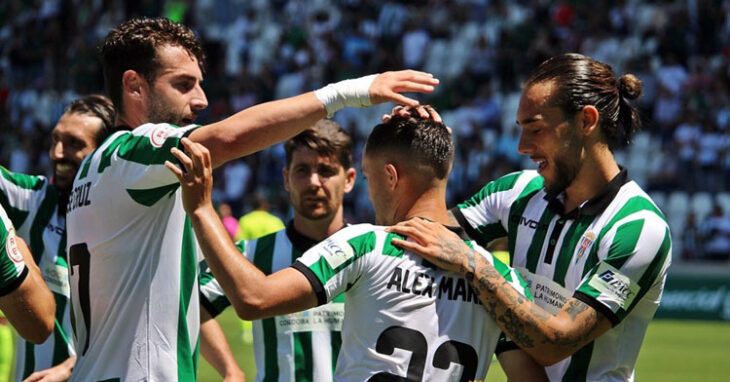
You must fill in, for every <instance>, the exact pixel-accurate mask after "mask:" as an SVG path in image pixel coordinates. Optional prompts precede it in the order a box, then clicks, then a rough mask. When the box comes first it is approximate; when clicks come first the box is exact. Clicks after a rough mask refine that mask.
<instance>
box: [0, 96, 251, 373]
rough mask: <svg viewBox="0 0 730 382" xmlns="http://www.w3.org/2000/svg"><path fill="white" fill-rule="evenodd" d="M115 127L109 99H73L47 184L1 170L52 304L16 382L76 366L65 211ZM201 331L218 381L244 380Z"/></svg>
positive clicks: (5, 198)
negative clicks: (44, 332)
mask: <svg viewBox="0 0 730 382" xmlns="http://www.w3.org/2000/svg"><path fill="white" fill-rule="evenodd" d="M113 121H114V107H113V106H112V103H111V101H110V100H109V99H108V98H106V97H104V96H101V95H90V96H86V97H83V98H80V99H77V100H75V101H73V102H71V104H69V106H68V107H67V108H66V110H65V111H64V114H63V115H62V116H61V118H60V119H59V120H58V123H56V126H55V127H54V128H53V130H52V131H51V147H50V149H49V152H48V155H49V158H50V160H51V167H52V175H53V176H52V178H51V179H50V180H49V179H46V177H44V176H33V175H26V174H18V173H13V172H10V171H8V170H7V169H6V168H4V167H2V166H0V173H1V174H2V177H0V204H2V206H3V207H4V208H5V209H6V210H7V211H8V215H9V217H10V220H11V221H12V222H13V224H14V225H15V226H16V227H17V234H18V235H19V236H20V237H22V238H23V239H25V241H27V242H28V243H30V246H31V249H32V252H33V254H34V258H35V260H36V262H37V263H38V265H39V267H40V269H41V274H42V276H43V279H44V280H45V281H46V283H47V284H48V287H49V288H50V290H51V291H52V292H53V296H54V298H55V301H56V321H55V327H54V331H53V335H52V336H51V337H49V338H48V340H46V341H45V342H44V343H42V344H38V345H35V344H33V343H30V342H27V341H24V340H22V339H20V340H19V341H18V344H17V352H16V353H17V357H16V364H15V379H16V380H18V381H20V380H28V381H44V380H67V379H68V378H69V377H70V375H71V371H72V370H73V367H74V364H75V363H76V352H75V349H74V345H73V342H72V341H71V337H70V336H71V335H72V331H71V330H72V327H71V318H70V312H69V306H70V305H69V291H70V290H69V282H68V265H67V256H66V206H67V204H68V198H69V194H70V193H71V186H72V184H73V179H74V177H75V176H76V173H77V172H78V170H79V167H80V165H81V162H82V161H83V159H84V158H85V157H86V156H87V155H89V154H90V153H91V152H92V151H94V150H95V149H96V148H97V147H98V146H99V145H100V144H101V143H102V142H103V141H104V139H106V137H108V136H109V134H110V132H111V130H112V127H113ZM203 330H206V331H208V332H209V337H210V338H216V339H217V340H216V341H215V343H212V344H211V346H210V347H208V348H206V350H207V349H211V350H210V351H208V352H206V353H204V355H206V358H207V359H208V360H209V361H210V362H211V363H212V364H214V366H216V369H217V370H218V371H219V372H220V373H221V375H222V376H225V375H228V376H234V375H237V374H242V372H241V370H240V369H239V368H238V366H237V365H236V363H235V358H234V357H233V355H232V353H231V351H230V349H229V348H228V344H227V342H225V337H223V336H222V329H221V328H220V327H219V326H218V325H217V323H215V322H210V323H207V324H206V326H205V328H204V329H203ZM221 338H222V339H223V341H221ZM205 345H207V343H206V344H205ZM209 355H210V356H209ZM213 357H216V358H215V359H214V358H213ZM216 360H217V361H216Z"/></svg>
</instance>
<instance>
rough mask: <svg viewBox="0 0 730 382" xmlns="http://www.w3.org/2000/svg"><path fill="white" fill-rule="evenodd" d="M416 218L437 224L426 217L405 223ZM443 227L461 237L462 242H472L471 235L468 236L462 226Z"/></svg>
mask: <svg viewBox="0 0 730 382" xmlns="http://www.w3.org/2000/svg"><path fill="white" fill-rule="evenodd" d="M416 218H418V219H423V220H426V221H430V222H431V223H435V222H434V221H433V220H431V219H427V218H424V217H421V216H414V217H410V218H408V219H406V220H405V221H407V220H411V219H416ZM441 225H443V226H444V227H446V229H448V230H449V231H451V232H453V233H455V234H457V235H459V237H460V238H461V239H462V240H464V241H470V240H471V239H470V238H469V235H467V234H466V230H464V228H462V227H461V226H458V225H446V224H441Z"/></svg>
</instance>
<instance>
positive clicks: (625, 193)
mask: <svg viewBox="0 0 730 382" xmlns="http://www.w3.org/2000/svg"><path fill="white" fill-rule="evenodd" d="M604 213H607V214H608V216H607V218H609V219H607V224H606V226H605V229H616V228H617V227H620V226H622V225H624V224H627V223H629V222H633V221H637V220H641V221H642V222H643V223H642V224H643V226H644V227H643V229H642V230H652V231H657V232H661V233H662V234H663V233H664V231H665V230H667V229H668V228H669V224H668V222H667V218H666V217H665V216H664V214H663V213H662V212H661V210H660V209H659V207H657V205H656V204H655V203H654V201H652V200H651V198H650V197H649V195H647V194H646V193H645V192H644V191H643V190H642V189H641V188H640V187H639V186H638V185H637V184H636V183H635V182H633V181H632V182H628V183H626V184H625V185H623V186H622V187H621V189H620V190H619V192H618V193H617V194H616V197H615V198H614V200H613V201H612V202H611V204H610V205H609V208H607V209H606V210H605V212H604Z"/></svg>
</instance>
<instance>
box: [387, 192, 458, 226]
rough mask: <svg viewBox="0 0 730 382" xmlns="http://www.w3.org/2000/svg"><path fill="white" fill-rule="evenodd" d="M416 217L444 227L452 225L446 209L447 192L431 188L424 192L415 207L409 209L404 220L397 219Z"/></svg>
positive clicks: (414, 203) (415, 201)
mask: <svg viewBox="0 0 730 382" xmlns="http://www.w3.org/2000/svg"><path fill="white" fill-rule="evenodd" d="M415 217H420V218H425V219H428V220H431V221H434V222H436V223H441V224H444V225H451V219H450V218H449V213H448V209H446V192H445V190H440V189H436V188H431V189H429V190H427V191H425V192H423V193H422V194H421V195H420V196H419V197H418V198H416V200H414V201H413V205H412V206H411V208H409V209H408V212H407V213H406V214H405V216H403V218H402V219H397V221H403V220H407V219H410V218H415Z"/></svg>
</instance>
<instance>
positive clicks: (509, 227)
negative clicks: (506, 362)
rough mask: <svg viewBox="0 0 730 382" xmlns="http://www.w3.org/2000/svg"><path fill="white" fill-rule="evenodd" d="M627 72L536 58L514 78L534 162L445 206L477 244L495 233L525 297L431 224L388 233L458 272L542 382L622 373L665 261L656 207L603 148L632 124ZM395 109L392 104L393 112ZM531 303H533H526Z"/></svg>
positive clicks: (578, 59) (630, 370) (667, 242)
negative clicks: (520, 78) (542, 374)
mask: <svg viewBox="0 0 730 382" xmlns="http://www.w3.org/2000/svg"><path fill="white" fill-rule="evenodd" d="M640 94H641V82H640V81H639V80H638V79H637V78H636V77H634V76H633V75H630V74H626V75H623V76H621V77H620V78H618V79H617V78H616V77H615V75H614V73H613V71H612V69H611V67H610V66H608V65H606V64H604V63H602V62H599V61H596V60H593V59H591V58H589V57H586V56H582V55H579V54H565V55H561V56H556V57H553V58H551V59H549V60H547V61H545V62H543V63H542V64H541V65H540V66H539V67H538V68H537V70H536V71H535V72H534V73H533V74H532V75H531V76H530V77H529V78H528V79H527V80H526V81H525V84H524V88H523V92H522V97H521V99H520V104H519V109H518V112H517V123H518V124H519V125H520V126H521V127H522V135H521V137H520V142H519V148H518V149H519V151H520V153H522V154H524V155H529V156H530V158H531V159H532V160H533V161H534V162H536V163H537V164H538V169H537V171H528V170H526V171H522V172H517V173H513V174H509V175H507V176H504V177H502V178H500V179H497V180H495V181H493V182H491V183H489V184H487V185H486V186H485V187H484V188H483V189H482V190H481V191H480V192H479V193H477V194H476V195H474V196H473V197H472V198H471V199H468V200H466V201H465V202H464V203H462V204H459V205H458V206H457V207H456V208H454V209H453V210H452V211H453V214H454V216H455V218H456V220H457V221H458V222H459V224H460V225H461V226H463V227H464V228H465V229H466V230H467V232H468V233H469V235H470V236H471V237H472V238H474V239H475V240H476V241H477V242H479V243H480V244H483V245H486V244H487V243H489V242H490V241H492V240H493V239H495V238H499V237H507V239H508V243H509V244H508V246H509V252H510V254H511V262H512V266H514V267H515V268H517V269H518V270H519V271H520V273H521V274H522V275H523V277H525V279H526V280H527V281H528V284H529V285H530V288H531V290H532V294H533V295H534V297H535V302H534V303H533V302H530V301H527V300H526V299H524V298H522V297H521V296H519V295H518V294H516V293H515V292H514V291H513V290H512V289H511V288H509V287H507V286H506V285H504V280H502V279H500V278H499V274H498V273H496V272H495V268H494V267H492V266H491V265H490V264H488V263H486V262H484V261H482V260H481V259H480V258H479V257H478V256H474V252H473V251H472V250H470V249H469V248H468V247H465V246H464V245H462V244H461V241H460V240H459V238H457V237H456V236H455V235H453V234H452V233H451V232H449V231H447V230H445V229H443V228H442V227H441V226H440V225H438V224H433V223H430V222H425V221H420V220H412V221H408V222H404V223H401V224H399V225H398V226H396V227H394V228H393V232H396V233H400V234H405V235H407V236H409V237H410V238H411V239H413V240H414V241H403V240H397V241H395V243H396V244H397V245H399V246H402V247H403V248H405V249H408V250H411V251H414V252H417V253H420V254H421V255H422V256H424V258H426V259H427V260H429V261H431V262H433V263H435V264H437V265H439V266H441V267H443V268H444V269H448V270H452V271H454V272H459V273H461V274H465V275H466V277H467V278H471V279H472V280H473V281H472V285H473V286H474V287H475V288H476V289H477V290H478V291H479V292H480V299H481V301H482V303H483V304H484V306H485V307H486V308H487V310H488V311H489V313H490V314H491V315H492V317H494V318H495V321H496V322H497V323H498V324H499V325H500V327H501V328H502V329H503V330H504V331H505V333H506V334H507V335H508V336H510V337H511V338H512V340H514V342H515V343H516V345H517V346H519V347H520V348H522V349H523V350H525V351H527V352H528V353H529V354H530V355H531V356H532V357H533V358H535V360H537V361H538V362H540V363H541V364H543V365H544V366H549V367H547V368H546V371H547V374H548V376H549V377H550V379H551V380H553V381H586V380H590V381H618V380H621V381H630V380H633V378H634V368H635V365H636V360H637V357H638V354H639V349H640V347H641V343H642V341H643V338H644V334H645V333H646V329H647V326H648V324H649V321H650V320H651V318H652V317H653V316H654V313H655V312H656V310H657V307H658V306H659V301H660V298H661V294H662V290H663V287H664V281H665V279H666V274H667V269H668V267H669V264H670V262H671V238H670V235H669V227H668V225H667V221H666V219H665V217H664V215H663V214H662V213H661V211H659V209H658V208H657V206H656V205H655V204H654V202H653V201H652V200H651V199H650V198H649V196H648V195H647V194H646V193H645V192H644V191H643V190H642V189H641V188H640V187H639V186H638V185H637V184H636V183H635V182H633V181H631V180H630V179H629V178H628V174H627V172H626V170H625V169H623V168H621V167H619V165H618V164H617V162H616V159H615V158H614V155H613V150H615V149H616V148H619V147H622V146H623V145H625V144H627V143H628V142H629V141H630V139H631V136H632V134H633V133H634V132H635V131H636V130H637V129H638V128H639V118H638V115H637V114H636V111H635V110H634V108H633V107H632V106H631V104H630V103H629V101H630V100H633V99H635V98H637V97H638V96H639V95H640ZM396 114H398V113H396ZM535 304H536V305H539V307H537V306H535Z"/></svg>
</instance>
